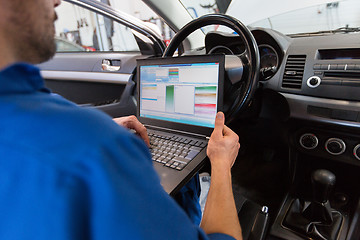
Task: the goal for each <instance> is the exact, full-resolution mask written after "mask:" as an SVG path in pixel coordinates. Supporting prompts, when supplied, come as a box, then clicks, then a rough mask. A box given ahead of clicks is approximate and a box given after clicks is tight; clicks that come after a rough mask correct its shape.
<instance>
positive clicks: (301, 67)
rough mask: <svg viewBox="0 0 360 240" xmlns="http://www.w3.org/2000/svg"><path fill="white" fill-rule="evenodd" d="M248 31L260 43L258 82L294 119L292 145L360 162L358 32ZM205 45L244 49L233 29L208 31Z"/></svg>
mask: <svg viewBox="0 0 360 240" xmlns="http://www.w3.org/2000/svg"><path fill="white" fill-rule="evenodd" d="M251 31H252V33H253V35H254V37H255V39H256V42H257V44H258V47H259V55H260V77H259V81H260V86H261V88H262V89H263V90H266V91H272V92H275V93H276V95H278V96H281V98H282V99H283V100H284V101H279V102H277V103H275V104H277V106H281V107H283V108H287V109H288V114H289V116H287V117H288V118H289V119H290V120H291V121H295V122H296V125H295V127H293V128H292V130H291V131H290V133H289V135H290V142H291V144H292V146H293V147H294V148H295V149H297V151H299V152H302V153H304V154H309V155H312V156H315V157H320V158H324V159H332V160H335V161H337V162H345V163H348V164H352V165H358V166H360V44H359V43H360V42H359V37H360V34H359V33H347V34H325V35H322V36H305V37H304V36H303V37H297V38H294V37H292V38H290V37H288V36H285V35H282V34H281V33H279V32H277V31H273V30H271V29H252V30H251ZM205 46H206V52H207V53H225V54H233V55H241V54H242V53H243V52H244V46H243V44H242V43H241V40H240V37H239V36H237V35H235V34H225V33H216V32H211V33H208V34H207V36H206V39H205ZM267 101H273V100H272V99H267ZM265 105H266V104H265ZM285 112H286V111H285ZM314 126H316V127H314Z"/></svg>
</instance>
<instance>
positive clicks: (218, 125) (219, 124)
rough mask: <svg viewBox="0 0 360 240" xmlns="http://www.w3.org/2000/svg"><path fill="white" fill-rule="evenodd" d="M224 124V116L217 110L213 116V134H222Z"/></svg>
mask: <svg viewBox="0 0 360 240" xmlns="http://www.w3.org/2000/svg"><path fill="white" fill-rule="evenodd" d="M224 124H225V116H224V113H222V112H218V113H217V114H216V118H215V128H214V132H213V133H214V134H216V135H221V136H222V135H223V131H224Z"/></svg>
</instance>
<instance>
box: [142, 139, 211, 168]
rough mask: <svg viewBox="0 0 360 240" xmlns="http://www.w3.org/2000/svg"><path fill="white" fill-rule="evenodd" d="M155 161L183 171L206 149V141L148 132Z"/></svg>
mask: <svg viewBox="0 0 360 240" xmlns="http://www.w3.org/2000/svg"><path fill="white" fill-rule="evenodd" d="M148 135H149V138H150V152H151V156H152V159H153V161H156V162H158V163H162V164H164V165H165V166H166V167H169V168H173V169H176V170H179V171H181V170H182V169H184V167H186V165H187V164H189V162H191V160H193V159H194V158H195V157H196V155H198V153H199V152H200V151H201V150H202V149H203V148H204V147H206V144H207V143H206V141H201V140H194V139H188V138H186V137H182V136H178V135H174V136H171V135H165V134H161V133H158V132H156V133H153V132H148Z"/></svg>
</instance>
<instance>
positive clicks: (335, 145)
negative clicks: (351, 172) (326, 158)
mask: <svg viewBox="0 0 360 240" xmlns="http://www.w3.org/2000/svg"><path fill="white" fill-rule="evenodd" d="M325 149H326V151H328V153H330V154H332V155H340V154H342V153H343V152H345V149H346V145H345V143H344V141H343V140H341V139H340V138H329V139H328V140H327V141H326V143H325Z"/></svg>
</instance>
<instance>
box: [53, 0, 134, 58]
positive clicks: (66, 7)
mask: <svg viewBox="0 0 360 240" xmlns="http://www.w3.org/2000/svg"><path fill="white" fill-rule="evenodd" d="M56 12H57V14H58V20H57V21H56V22H55V29H56V34H55V42H56V47H57V52H73V51H76V52H79V51H90V52H95V51H139V47H138V45H137V42H136V39H135V37H134V35H133V33H132V30H131V29H130V28H127V27H125V26H123V25H121V24H119V23H117V22H114V21H113V20H111V19H109V18H107V17H103V16H102V15H99V14H96V13H94V12H91V11H89V10H87V9H84V8H82V7H79V6H76V5H73V4H71V3H68V2H65V1H63V2H62V3H61V5H60V6H59V7H58V8H57V9H56Z"/></svg>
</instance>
